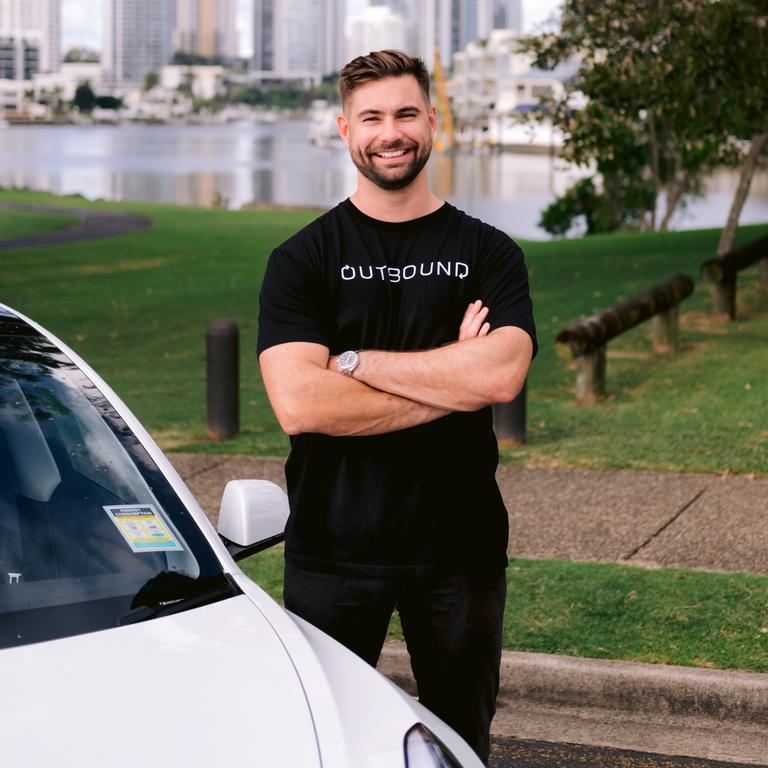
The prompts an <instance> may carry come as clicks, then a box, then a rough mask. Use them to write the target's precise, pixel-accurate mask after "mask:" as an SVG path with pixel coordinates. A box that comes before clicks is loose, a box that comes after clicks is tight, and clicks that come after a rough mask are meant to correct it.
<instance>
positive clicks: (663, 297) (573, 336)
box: [555, 275, 693, 402]
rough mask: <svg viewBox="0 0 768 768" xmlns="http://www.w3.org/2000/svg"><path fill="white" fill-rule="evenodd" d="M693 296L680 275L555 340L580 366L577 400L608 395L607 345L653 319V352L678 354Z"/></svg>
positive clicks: (688, 280) (690, 285) (689, 280)
mask: <svg viewBox="0 0 768 768" xmlns="http://www.w3.org/2000/svg"><path fill="white" fill-rule="evenodd" d="M692 293H693V279H692V278H691V277H689V276H688V275H676V276H675V277H673V278H672V279H671V280H668V281H667V282H666V283H660V284H659V285H656V286H654V287H653V288H650V289H649V290H647V291H643V292H642V293H638V294H636V295H635V296H631V297H630V298H628V299H625V300H624V301H622V302H619V303H618V304H616V305H615V306H613V307H609V308H608V309H604V310H603V311H602V312H598V313H597V314H596V315H592V316H591V317H588V318H586V319H585V320H582V321H581V322H580V323H577V324H576V325H573V326H571V327H570V328H566V329H565V330H564V331H560V333H559V334H558V335H557V338H556V339H555V344H556V345H557V349H558V352H559V353H560V354H561V355H564V356H568V355H569V354H570V356H571V357H572V358H573V359H574V361H575V364H576V399H577V400H579V401H580V402H593V401H595V400H599V399H600V398H601V397H603V396H604V395H605V374H606V345H607V343H608V342H609V341H610V340H611V339H615V338H616V337H617V336H619V335H620V334H622V333H624V332H625V331H628V330H629V329H630V328H634V327H635V326H636V325H639V324H640V323H642V322H643V321H645V320H648V319H649V318H653V325H652V332H651V339H652V343H653V351H654V352H655V353H657V354H664V353H672V352H675V351H676V350H677V347H678V319H679V314H680V302H681V301H683V300H684V299H686V298H688V296H690V295H691V294H692Z"/></svg>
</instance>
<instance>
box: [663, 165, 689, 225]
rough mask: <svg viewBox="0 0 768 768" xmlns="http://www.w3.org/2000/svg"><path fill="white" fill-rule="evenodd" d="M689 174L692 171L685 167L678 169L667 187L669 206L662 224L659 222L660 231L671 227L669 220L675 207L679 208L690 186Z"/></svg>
mask: <svg viewBox="0 0 768 768" xmlns="http://www.w3.org/2000/svg"><path fill="white" fill-rule="evenodd" d="M689 176H690V173H689V172H688V171H687V170H685V169H683V170H681V171H678V172H677V173H676V174H675V178H674V179H672V183H671V184H670V185H669V187H668V188H667V207H666V210H665V211H664V218H663V219H662V220H661V224H659V231H660V232H666V231H667V229H669V220H670V219H671V218H672V214H673V213H674V212H675V208H677V204H678V203H679V202H680V199H681V198H682V196H683V192H685V188H686V187H687V186H688V177H689Z"/></svg>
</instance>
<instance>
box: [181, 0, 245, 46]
mask: <svg viewBox="0 0 768 768" xmlns="http://www.w3.org/2000/svg"><path fill="white" fill-rule="evenodd" d="M237 49H238V44H237V0H176V8H175V11H174V27H173V50H174V52H176V51H183V52H184V53H195V54H197V55H199V56H204V57H206V58H209V59H211V58H218V59H235V58H237V55H238V50H237Z"/></svg>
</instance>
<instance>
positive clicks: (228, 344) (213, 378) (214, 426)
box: [206, 317, 240, 440]
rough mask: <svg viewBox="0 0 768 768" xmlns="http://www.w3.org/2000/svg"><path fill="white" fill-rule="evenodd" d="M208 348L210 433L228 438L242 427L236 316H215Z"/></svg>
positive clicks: (212, 436)
mask: <svg viewBox="0 0 768 768" xmlns="http://www.w3.org/2000/svg"><path fill="white" fill-rule="evenodd" d="M206 352H207V375H208V436H209V437H210V438H212V439H213V440H228V439H229V438H231V437H234V436H235V435H236V434H237V433H238V431H239V430H240V332H239V331H238V328H237V324H236V323H235V322H234V321H233V320H230V319H229V318H228V317H217V318H216V319H215V320H211V322H210V323H209V325H208V333H207V334H206Z"/></svg>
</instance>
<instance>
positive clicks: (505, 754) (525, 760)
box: [490, 739, 766, 768]
mask: <svg viewBox="0 0 768 768" xmlns="http://www.w3.org/2000/svg"><path fill="white" fill-rule="evenodd" d="M490 768H766V766H755V765H750V766H748V765H745V764H744V763H723V762H719V761H717V760H703V759H701V758H696V757H669V756H668V755H653V754H649V753H645V752H628V751H625V750H620V749H605V748H604V747H581V746H576V745H574V744H550V743H548V742H545V741H522V740H517V739H493V740H492V745H491V761H490Z"/></svg>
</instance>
